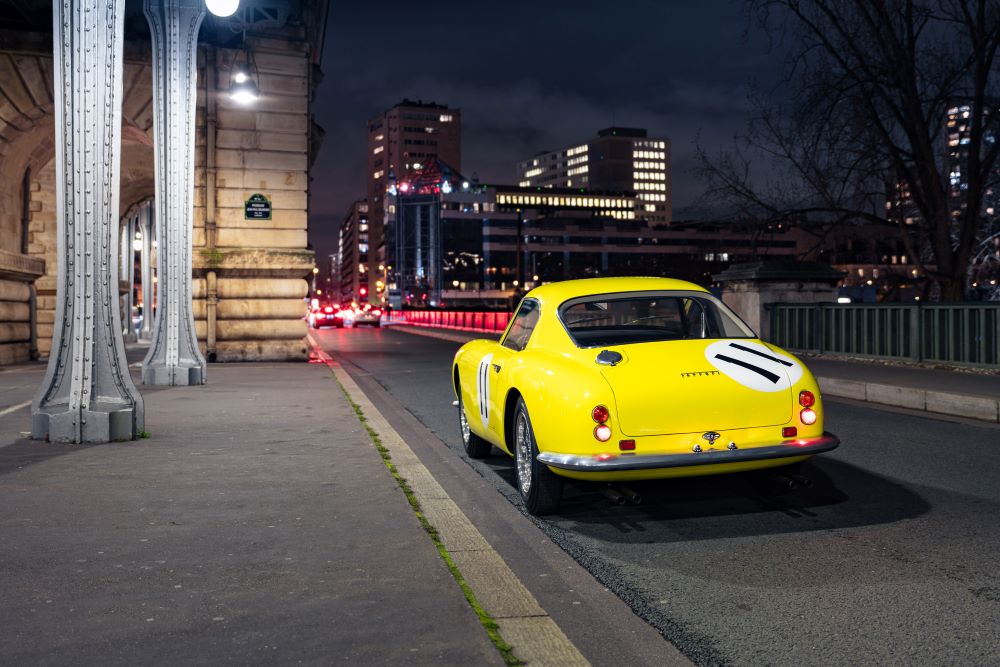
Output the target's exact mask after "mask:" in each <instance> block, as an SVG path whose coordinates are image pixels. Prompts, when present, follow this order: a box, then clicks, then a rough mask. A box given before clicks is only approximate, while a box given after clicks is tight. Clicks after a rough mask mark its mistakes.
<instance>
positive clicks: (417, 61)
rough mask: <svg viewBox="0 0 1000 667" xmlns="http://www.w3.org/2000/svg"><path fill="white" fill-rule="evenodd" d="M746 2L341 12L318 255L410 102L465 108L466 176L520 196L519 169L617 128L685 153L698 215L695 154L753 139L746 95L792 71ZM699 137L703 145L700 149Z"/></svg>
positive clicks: (677, 212)
mask: <svg viewBox="0 0 1000 667" xmlns="http://www.w3.org/2000/svg"><path fill="white" fill-rule="evenodd" d="M749 27H750V32H749V34H747V28H748V23H747V21H746V18H745V16H744V13H743V3H742V2H739V1H726V0H716V1H714V2H712V1H706V2H671V1H668V0H619V1H617V2H597V1H595V0H575V1H573V0H536V1H535V2H528V1H524V0H508V1H506V2H491V3H488V2H473V1H471V0H468V1H466V2H452V1H451V0H438V1H436V2H426V1H425V2H407V3H400V2H395V1H390V2H357V1H339V2H338V1H336V0H333V2H332V4H331V7H330V19H329V24H328V27H327V36H326V45H325V47H324V53H323V72H324V78H323V82H322V83H321V84H320V87H319V90H318V93H317V104H316V120H317V122H318V123H319V124H320V125H321V126H322V127H323V128H324V129H325V130H326V138H325V140H324V143H323V146H322V149H321V151H320V154H319V157H318V158H317V162H316V166H315V167H314V169H313V177H314V181H313V184H312V189H311V192H312V203H311V207H312V214H311V218H310V224H309V236H310V242H311V243H312V244H313V246H314V248H315V249H316V251H317V263H319V264H320V265H321V266H326V261H325V257H326V255H328V254H329V253H330V252H332V251H333V250H334V249H335V247H336V229H337V227H338V226H339V224H340V220H341V219H342V218H343V216H344V214H345V213H346V211H347V209H348V206H349V205H350V203H351V202H352V201H354V200H356V199H361V198H363V197H364V196H365V171H366V155H365V151H366V145H365V140H366V121H367V120H368V119H369V118H371V117H372V116H374V115H376V114H378V113H380V112H382V111H384V110H385V109H388V108H390V107H392V106H393V105H394V104H396V103H398V102H399V101H401V100H402V99H403V98H404V97H408V98H410V99H422V100H424V101H434V102H438V103H442V104H447V105H448V106H451V107H458V108H460V109H461V110H462V144H463V145H462V171H463V172H464V173H465V174H466V175H467V176H471V175H472V173H473V172H476V173H477V174H478V175H479V177H480V180H482V181H484V182H495V183H516V180H517V176H516V163H517V161H518V160H520V159H524V158H526V157H529V156H531V155H533V154H535V153H537V152H540V151H543V150H548V149H557V148H563V147H565V146H567V145H569V144H571V143H574V142H578V141H583V140H586V139H588V138H590V137H592V136H594V135H595V134H596V132H597V130H598V129H600V128H604V127H607V126H609V125H612V124H615V125H621V126H627V127H645V128H647V129H649V131H650V134H651V135H652V136H656V135H662V136H667V137H669V138H670V139H671V140H672V142H673V161H672V166H673V186H674V202H673V203H674V218H675V219H690V218H694V217H698V213H697V211H696V210H695V209H694V208H692V206H693V205H694V204H695V203H696V202H697V200H698V199H699V195H701V193H702V191H703V184H702V183H701V181H700V178H699V176H698V175H697V174H696V173H694V172H693V169H694V168H695V167H696V166H697V164H698V162H697V156H696V153H695V142H696V140H700V142H701V144H702V145H703V146H704V147H705V148H706V149H708V150H709V152H710V153H715V152H717V151H718V150H719V149H720V148H723V147H725V146H729V145H731V144H732V140H733V137H734V135H735V134H736V133H738V132H740V131H742V129H743V128H744V127H745V121H746V113H747V108H748V104H747V92H748V88H747V86H748V85H749V84H755V85H759V86H763V87H765V88H766V87H770V86H773V85H774V84H775V82H776V81H777V79H778V74H779V73H780V70H781V68H782V65H781V62H780V59H779V58H778V57H777V55H776V54H775V52H774V50H773V49H772V48H771V47H770V46H769V43H768V40H767V38H766V36H765V35H763V34H761V33H760V31H759V29H757V28H756V24H755V23H751V24H750V25H749ZM699 135H700V139H699Z"/></svg>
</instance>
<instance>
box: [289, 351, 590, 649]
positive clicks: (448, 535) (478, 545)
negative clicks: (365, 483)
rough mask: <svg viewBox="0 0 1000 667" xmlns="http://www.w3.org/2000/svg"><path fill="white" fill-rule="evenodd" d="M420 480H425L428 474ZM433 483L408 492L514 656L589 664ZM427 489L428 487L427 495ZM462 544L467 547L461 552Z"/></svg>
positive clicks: (343, 375) (359, 397) (388, 431)
mask: <svg viewBox="0 0 1000 667" xmlns="http://www.w3.org/2000/svg"><path fill="white" fill-rule="evenodd" d="M309 338H310V341H312V343H313V347H314V349H315V350H316V354H317V356H319V358H320V359H322V360H323V361H324V362H326V363H327V365H328V366H329V367H330V370H332V371H333V374H334V375H335V376H336V378H337V380H338V381H339V382H340V384H341V385H342V386H343V387H344V389H345V390H346V391H347V394H348V396H350V398H351V400H352V401H354V402H355V403H356V404H357V405H358V406H359V407H360V408H361V411H362V412H363V413H364V415H365V419H366V420H367V421H368V425H369V426H370V427H371V428H372V429H373V430H374V431H375V432H376V433H377V434H378V436H379V438H380V439H381V440H382V445H383V446H384V447H385V448H386V449H388V450H389V454H390V456H391V457H392V460H393V461H394V462H395V461H397V460H400V461H406V468H407V469H409V470H410V471H411V472H416V471H418V470H421V469H422V473H420V475H423V474H426V475H427V476H428V477H430V478H431V479H433V476H432V475H431V474H430V471H428V470H427V469H426V467H424V466H423V464H422V463H420V461H419V459H418V458H417V457H416V455H415V454H414V453H413V450H412V449H410V446H409V445H407V444H406V442H405V441H404V440H403V439H402V438H401V437H400V436H399V434H398V433H397V432H396V430H395V429H394V428H392V426H390V425H389V422H388V420H386V419H385V417H383V416H382V413H381V412H379V411H378V409H377V408H376V407H375V405H374V404H373V403H372V402H371V400H369V398H368V396H367V395H366V394H365V393H364V391H362V390H361V388H360V387H359V386H358V385H357V384H356V383H355V382H354V379H353V378H352V377H351V376H350V374H348V373H347V371H345V370H344V369H343V367H341V366H340V365H339V364H338V363H336V362H335V361H334V360H333V358H332V357H330V355H328V354H327V353H326V352H323V351H322V349H321V348H319V346H318V345H316V341H315V340H314V339H313V338H312V336H311V335H310V336H309ZM397 457H398V459H397ZM397 471H398V472H399V474H400V475H401V476H402V477H404V478H405V477H406V475H404V474H403V470H401V469H397ZM423 481H424V482H426V478H425V479H424V480H423ZM408 483H409V482H408ZM435 484H436V480H435ZM436 486H437V488H434V486H431V487H430V489H428V487H427V486H426V485H421V484H417V485H411V486H410V490H411V491H412V492H413V494H414V496H415V497H416V498H417V501H418V502H419V503H420V506H421V508H422V511H423V512H424V513H425V516H426V517H427V519H428V521H429V522H430V523H431V524H432V525H433V526H434V528H435V529H436V530H437V532H438V535H439V537H440V539H441V541H442V543H443V544H444V545H445V547H446V548H447V550H448V553H449V554H451V556H452V560H453V561H454V562H455V564H456V566H457V567H458V569H459V571H460V572H461V573H462V577H463V578H464V579H465V581H466V583H467V584H468V585H469V587H470V588H471V589H472V592H473V594H474V595H475V596H476V599H477V600H478V601H479V603H480V604H481V605H482V607H483V609H484V610H485V611H486V612H487V613H488V614H490V616H492V617H493V618H494V619H496V621H497V623H498V624H499V625H500V627H501V634H502V636H503V637H504V639H505V641H507V643H509V644H510V645H511V646H512V647H513V649H514V653H515V655H517V656H518V657H519V658H520V659H522V660H525V661H526V662H530V663H531V664H532V665H564V666H569V667H573V666H577V665H579V666H581V667H582V666H584V665H590V663H589V662H588V661H587V659H586V658H584V657H583V655H582V654H581V653H580V651H579V650H578V649H577V648H576V646H574V645H573V643H572V642H571V641H570V640H569V638H568V637H566V635H565V633H563V631H562V630H561V629H560V628H559V626H558V625H557V624H556V622H555V621H554V620H552V618H551V617H550V616H548V615H547V614H546V613H545V610H544V609H542V607H541V605H539V604H538V600H536V599H535V596H534V595H532V594H531V592H530V591H529V590H528V589H527V588H525V587H524V585H523V584H522V583H521V581H520V579H518V578H517V575H516V574H514V572H513V571H512V570H511V569H510V568H509V567H508V566H507V564H506V563H505V562H504V561H503V558H501V557H500V554H498V553H497V552H496V551H495V550H494V549H493V548H492V547H490V545H489V542H487V541H486V538H484V537H483V536H482V533H480V532H479V530H478V529H477V528H476V527H475V526H474V525H473V524H472V522H471V521H469V519H468V517H467V516H465V513H463V512H462V510H461V509H460V508H459V507H458V505H456V504H455V502H454V501H453V500H451V498H449V497H448V496H447V494H446V493H444V490H443V489H441V491H440V493H444V497H440V496H439V495H438V493H439V492H438V491H437V489H440V485H436ZM428 490H431V491H432V493H431V494H429V495H428V494H427V491H428ZM463 546H464V547H465V548H466V549H468V550H465V551H461V550H459V549H460V548H461V547H463ZM453 549H455V550H454V551H453ZM459 563H461V565H460V564H459ZM510 614H515V615H510ZM504 628H508V629H509V631H510V632H511V637H513V638H516V639H512V638H511V637H508V636H507V634H506V632H505V631H504Z"/></svg>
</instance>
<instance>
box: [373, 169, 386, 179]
mask: <svg viewBox="0 0 1000 667" xmlns="http://www.w3.org/2000/svg"><path fill="white" fill-rule="evenodd" d="M384 175H385V170H384V169H379V170H378V171H376V172H375V173H374V174H372V178H376V179H378V178H382V177H383V176H384Z"/></svg>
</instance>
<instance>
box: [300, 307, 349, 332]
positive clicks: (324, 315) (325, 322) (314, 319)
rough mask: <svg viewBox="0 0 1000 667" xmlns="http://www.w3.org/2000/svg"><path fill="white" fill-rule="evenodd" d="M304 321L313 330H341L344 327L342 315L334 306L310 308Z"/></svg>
mask: <svg viewBox="0 0 1000 667" xmlns="http://www.w3.org/2000/svg"><path fill="white" fill-rule="evenodd" d="M306 320H307V321H308V322H309V326H311V327H312V328H313V329H321V328H323V327H338V328H342V327H343V326H344V316H343V313H342V311H341V310H340V309H339V308H336V307H334V306H320V307H317V308H310V309H309V314H308V315H307V316H306Z"/></svg>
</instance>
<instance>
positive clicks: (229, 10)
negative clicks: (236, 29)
mask: <svg viewBox="0 0 1000 667" xmlns="http://www.w3.org/2000/svg"><path fill="white" fill-rule="evenodd" d="M205 6H206V7H208V11H210V12H212V13H213V14H215V15H216V16H218V17H219V18H226V17H227V16H232V15H233V14H235V13H236V10H237V9H239V8H240V0H205Z"/></svg>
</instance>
